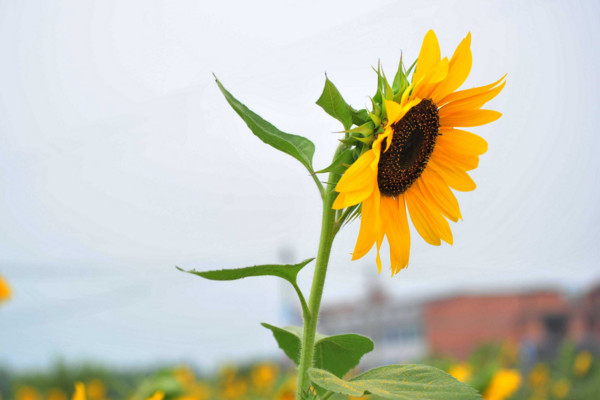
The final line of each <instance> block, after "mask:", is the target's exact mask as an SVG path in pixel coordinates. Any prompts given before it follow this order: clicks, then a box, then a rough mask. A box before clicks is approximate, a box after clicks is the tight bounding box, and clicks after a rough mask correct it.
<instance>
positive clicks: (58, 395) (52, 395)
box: [46, 388, 67, 400]
mask: <svg viewBox="0 0 600 400" xmlns="http://www.w3.org/2000/svg"><path fill="white" fill-rule="evenodd" d="M46 399H47V400H67V394H66V393H65V392H64V391H62V390H60V389H56V388H54V389H50V390H48V394H47V395H46Z"/></svg>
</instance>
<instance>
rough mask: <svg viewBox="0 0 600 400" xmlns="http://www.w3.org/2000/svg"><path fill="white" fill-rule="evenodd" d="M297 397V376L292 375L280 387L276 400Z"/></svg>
mask: <svg viewBox="0 0 600 400" xmlns="http://www.w3.org/2000/svg"><path fill="white" fill-rule="evenodd" d="M295 399H296V376H290V377H289V378H288V379H286V381H285V382H284V383H283V384H282V385H281V386H280V387H279V389H278V390H277V394H276V395H275V400H295Z"/></svg>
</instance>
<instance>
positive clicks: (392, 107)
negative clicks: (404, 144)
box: [385, 100, 403, 125]
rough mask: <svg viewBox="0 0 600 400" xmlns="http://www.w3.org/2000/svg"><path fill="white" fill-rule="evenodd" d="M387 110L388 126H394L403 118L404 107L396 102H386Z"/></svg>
mask: <svg viewBox="0 0 600 400" xmlns="http://www.w3.org/2000/svg"><path fill="white" fill-rule="evenodd" d="M385 109H386V110H387V119H388V125H390V124H393V123H394V122H396V121H398V120H399V119H400V118H401V117H402V114H403V112H402V106H401V105H400V104H398V103H396V102H395V101H392V100H386V101H385Z"/></svg>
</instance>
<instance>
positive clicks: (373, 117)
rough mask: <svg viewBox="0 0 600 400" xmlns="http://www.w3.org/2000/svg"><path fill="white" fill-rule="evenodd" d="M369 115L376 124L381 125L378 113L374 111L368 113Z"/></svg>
mask: <svg viewBox="0 0 600 400" xmlns="http://www.w3.org/2000/svg"><path fill="white" fill-rule="evenodd" d="M375 108H376V107H374V111H376V110H375ZM369 117H371V119H372V120H373V122H374V123H375V125H376V126H379V125H381V118H380V117H379V115H377V114H375V113H369Z"/></svg>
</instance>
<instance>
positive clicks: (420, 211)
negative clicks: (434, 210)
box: [404, 186, 441, 246]
mask: <svg viewBox="0 0 600 400" xmlns="http://www.w3.org/2000/svg"><path fill="white" fill-rule="evenodd" d="M404 198H405V199H406V206H407V207H408V213H409V214H410V220H411V221H412V223H413V225H414V226H415V228H416V229H417V232H419V235H421V237H422V238H423V239H425V241H426V242H427V243H429V244H431V245H434V246H439V245H440V244H441V241H440V237H439V236H438V235H437V234H436V232H435V230H434V229H433V227H432V226H431V224H430V222H429V220H428V218H427V210H426V209H425V208H423V206H422V205H421V203H420V202H419V199H418V198H417V196H416V195H415V193H414V189H413V187H412V186H411V187H410V188H409V189H408V190H407V191H406V192H405V193H404Z"/></svg>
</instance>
